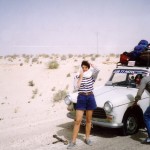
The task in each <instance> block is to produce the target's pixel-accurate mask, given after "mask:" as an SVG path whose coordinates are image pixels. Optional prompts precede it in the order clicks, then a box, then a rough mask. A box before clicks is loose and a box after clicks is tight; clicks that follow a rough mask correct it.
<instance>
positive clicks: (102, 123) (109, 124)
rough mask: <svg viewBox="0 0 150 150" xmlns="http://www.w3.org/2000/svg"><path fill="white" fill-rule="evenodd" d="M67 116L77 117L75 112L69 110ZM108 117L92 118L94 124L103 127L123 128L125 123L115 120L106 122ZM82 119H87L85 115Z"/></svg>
mask: <svg viewBox="0 0 150 150" xmlns="http://www.w3.org/2000/svg"><path fill="white" fill-rule="evenodd" d="M67 117H68V118H71V119H75V114H73V113H71V112H69V113H67ZM105 120H106V119H102V120H101V121H99V120H95V118H93V119H92V124H93V125H97V126H101V127H107V128H121V127H122V126H123V123H114V122H105ZM82 121H86V119H85V118H84V117H83V120H82Z"/></svg>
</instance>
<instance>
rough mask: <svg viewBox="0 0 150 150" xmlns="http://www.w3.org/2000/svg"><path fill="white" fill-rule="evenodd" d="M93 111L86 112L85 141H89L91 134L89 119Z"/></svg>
mask: <svg viewBox="0 0 150 150" xmlns="http://www.w3.org/2000/svg"><path fill="white" fill-rule="evenodd" d="M92 114H93V110H87V111H86V131H85V133H86V139H89V136H90V132H91V119H92Z"/></svg>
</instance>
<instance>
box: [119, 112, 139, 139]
mask: <svg viewBox="0 0 150 150" xmlns="http://www.w3.org/2000/svg"><path fill="white" fill-rule="evenodd" d="M122 122H123V124H124V125H123V128H121V129H120V130H121V135H123V136H126V135H132V134H135V133H137V132H138V130H139V123H138V118H137V116H136V115H135V114H134V113H132V112H128V113H127V114H125V116H124V118H123V121H122Z"/></svg>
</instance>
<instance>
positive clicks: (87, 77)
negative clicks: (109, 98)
mask: <svg viewBox="0 0 150 150" xmlns="http://www.w3.org/2000/svg"><path fill="white" fill-rule="evenodd" d="M90 66H91V67H92V69H91V68H90ZM81 67H82V69H81V71H80V74H79V75H77V76H76V77H75V78H76V85H75V87H76V88H77V89H78V97H77V104H76V119H75V124H74V129H73V135H72V140H71V142H70V144H69V145H68V147H67V149H71V148H73V147H74V146H75V145H76V138H77V136H78V132H79V129H80V124H81V121H82V117H83V114H84V111H86V138H85V143H86V144H88V145H90V146H92V142H91V140H90V138H89V136H90V131H91V119H92V114H93V110H94V109H96V107H97V106H96V101H95V98H94V94H93V92H92V91H93V84H94V82H95V80H96V78H97V75H98V73H99V70H98V69H97V68H95V67H94V65H92V64H90V63H89V62H88V61H82V63H81Z"/></svg>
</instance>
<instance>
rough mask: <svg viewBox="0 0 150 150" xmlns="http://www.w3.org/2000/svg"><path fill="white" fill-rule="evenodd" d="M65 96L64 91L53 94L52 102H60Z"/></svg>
mask: <svg viewBox="0 0 150 150" xmlns="http://www.w3.org/2000/svg"><path fill="white" fill-rule="evenodd" d="M66 95H67V92H66V90H59V91H58V92H57V93H54V95H53V101H54V102H60V101H61V100H63V99H64V98H65V97H66Z"/></svg>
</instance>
